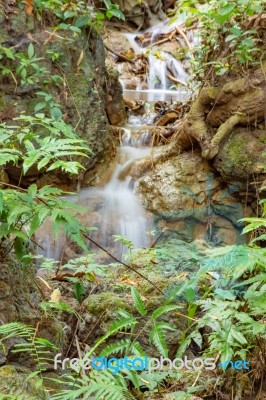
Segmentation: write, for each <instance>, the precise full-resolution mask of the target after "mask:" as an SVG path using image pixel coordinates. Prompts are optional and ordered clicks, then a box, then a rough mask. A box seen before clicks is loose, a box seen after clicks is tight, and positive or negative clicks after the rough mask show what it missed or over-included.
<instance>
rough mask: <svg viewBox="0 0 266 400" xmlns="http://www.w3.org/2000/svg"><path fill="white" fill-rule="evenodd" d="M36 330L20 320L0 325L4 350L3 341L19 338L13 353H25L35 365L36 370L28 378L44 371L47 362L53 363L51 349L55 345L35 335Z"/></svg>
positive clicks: (54, 347) (54, 348) (2, 344)
mask: <svg viewBox="0 0 266 400" xmlns="http://www.w3.org/2000/svg"><path fill="white" fill-rule="evenodd" d="M36 334H37V330H36V328H34V327H32V326H28V325H25V324H22V323H20V322H11V323H9V324H5V325H2V326H0V337H1V341H0V344H1V346H2V348H3V350H4V351H5V344H4V343H5V341H6V340H7V339H10V338H19V339H21V342H19V343H16V344H15V345H14V349H13V350H12V352H13V353H27V355H28V356H29V357H31V358H32V360H33V361H34V363H35V365H36V370H35V371H34V372H33V373H31V374H30V375H29V376H28V379H30V378H32V377H34V376H36V375H38V374H40V373H41V372H42V371H45V370H46V368H47V366H48V365H49V364H53V351H54V350H56V349H57V347H56V346H55V345H54V344H53V343H51V342H50V341H49V340H47V339H44V338H40V337H37V335H36Z"/></svg>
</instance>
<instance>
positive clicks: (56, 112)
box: [50, 107, 63, 121]
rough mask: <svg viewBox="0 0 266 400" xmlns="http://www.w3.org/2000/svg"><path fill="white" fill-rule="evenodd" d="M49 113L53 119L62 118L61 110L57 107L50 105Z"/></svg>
mask: <svg viewBox="0 0 266 400" xmlns="http://www.w3.org/2000/svg"><path fill="white" fill-rule="evenodd" d="M50 114H51V117H52V118H53V119H55V120H56V121H59V120H60V119H61V118H62V115H63V114H62V111H61V110H60V108H58V107H52V108H51V109H50Z"/></svg>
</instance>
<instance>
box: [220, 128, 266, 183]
mask: <svg viewBox="0 0 266 400" xmlns="http://www.w3.org/2000/svg"><path fill="white" fill-rule="evenodd" d="M265 140H266V132H262V131H259V130H250V131H247V129H245V128H237V129H235V130H234V132H233V133H232V134H231V135H230V136H229V137H228V138H227V139H225V140H224V142H223V143H222V145H221V148H220V151H219V153H218V155H217V157H216V158H215V163H214V166H215V168H216V169H217V170H218V171H219V172H220V173H221V174H222V176H223V178H224V179H226V180H228V179H230V178H234V179H237V180H238V179H239V180H246V179H247V177H248V176H252V175H253V174H258V173H259V174H260V173H263V172H264V164H265V159H264V158H263V152H265V150H266V145H265Z"/></svg>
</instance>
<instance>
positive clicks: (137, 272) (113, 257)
mask: <svg viewBox="0 0 266 400" xmlns="http://www.w3.org/2000/svg"><path fill="white" fill-rule="evenodd" d="M83 236H84V237H85V238H86V239H88V240H89V241H90V242H91V243H93V244H95V246H97V247H98V248H99V249H101V250H103V251H104V252H105V253H106V254H108V256H109V257H111V258H112V259H113V260H115V261H116V262H118V263H119V264H122V265H123V266H124V267H126V268H128V269H130V270H131V271H133V272H135V274H137V275H139V276H141V278H143V279H145V281H147V282H149V283H150V284H151V285H152V286H153V287H154V288H155V289H156V290H158V292H160V293H161V294H162V295H164V294H163V292H162V291H161V289H159V288H158V286H156V285H155V284H154V283H153V282H152V281H150V280H149V279H148V278H146V276H144V275H142V273H140V272H139V271H136V270H135V269H134V268H133V267H131V265H128V264H126V263H124V262H123V261H121V260H119V259H118V258H116V257H115V256H113V255H112V254H111V253H110V252H109V251H108V250H106V249H105V248H104V247H102V246H101V245H100V244H99V243H97V242H95V241H94V240H93V239H91V238H90V237H89V236H87V235H86V234H85V233H83Z"/></svg>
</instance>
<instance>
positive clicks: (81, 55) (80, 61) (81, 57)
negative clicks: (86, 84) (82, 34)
mask: <svg viewBox="0 0 266 400" xmlns="http://www.w3.org/2000/svg"><path fill="white" fill-rule="evenodd" d="M83 58H84V51H83V50H82V52H81V53H80V56H79V59H78V61H77V67H79V65H80V64H81V63H82V60H83Z"/></svg>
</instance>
